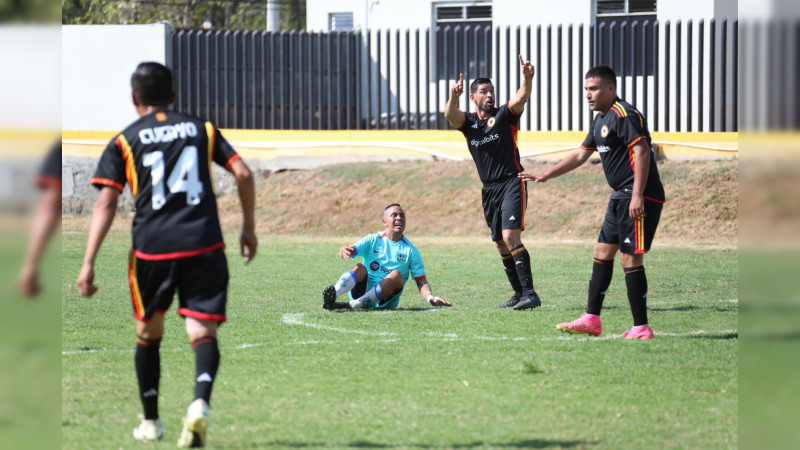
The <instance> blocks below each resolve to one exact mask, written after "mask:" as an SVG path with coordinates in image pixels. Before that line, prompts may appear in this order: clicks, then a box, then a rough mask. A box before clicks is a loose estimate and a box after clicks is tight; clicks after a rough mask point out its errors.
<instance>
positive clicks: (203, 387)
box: [192, 336, 219, 403]
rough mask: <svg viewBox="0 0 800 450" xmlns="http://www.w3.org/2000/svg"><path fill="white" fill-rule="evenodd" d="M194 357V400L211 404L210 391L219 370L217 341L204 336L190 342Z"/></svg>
mask: <svg viewBox="0 0 800 450" xmlns="http://www.w3.org/2000/svg"><path fill="white" fill-rule="evenodd" d="M192 348H194V355H195V374H196V378H195V383H194V398H196V399H197V398H202V399H203V400H205V401H206V402H208V403H211V389H212V388H213V387H214V378H215V377H216V376H217V369H218V368H219V347H218V346H217V339H216V338H213V337H211V336H204V337H201V338H200V339H197V340H196V341H194V342H192Z"/></svg>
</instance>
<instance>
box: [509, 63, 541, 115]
mask: <svg viewBox="0 0 800 450" xmlns="http://www.w3.org/2000/svg"><path fill="white" fill-rule="evenodd" d="M519 65H520V67H521V69H522V86H520V87H519V90H518V91H517V93H516V94H514V97H513V98H512V99H511V100H509V101H508V108H509V109H510V110H511V111H513V112H514V114H516V115H520V114H522V111H523V110H524V109H525V103H526V102H527V101H528V98H530V96H531V86H532V85H533V74H534V73H535V72H536V69H535V68H534V67H533V66H532V65H531V62H530V61H523V60H522V55H519Z"/></svg>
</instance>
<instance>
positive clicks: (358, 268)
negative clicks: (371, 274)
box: [351, 263, 367, 281]
mask: <svg viewBox="0 0 800 450" xmlns="http://www.w3.org/2000/svg"><path fill="white" fill-rule="evenodd" d="M351 270H352V271H354V272H355V273H356V277H357V278H358V281H361V280H363V279H364V277H366V276H367V268H366V267H364V265H363V264H361V263H358V264H356V265H355V266H353V268H352V269H351Z"/></svg>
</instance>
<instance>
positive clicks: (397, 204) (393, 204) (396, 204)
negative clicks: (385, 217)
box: [383, 203, 403, 212]
mask: <svg viewBox="0 0 800 450" xmlns="http://www.w3.org/2000/svg"><path fill="white" fill-rule="evenodd" d="M392 206H400V203H392V204H391V205H389V206H387V207H386V208H383V211H384V212H386V210H387V209H389V208H391V207H392ZM400 209H403V207H402V206H400Z"/></svg>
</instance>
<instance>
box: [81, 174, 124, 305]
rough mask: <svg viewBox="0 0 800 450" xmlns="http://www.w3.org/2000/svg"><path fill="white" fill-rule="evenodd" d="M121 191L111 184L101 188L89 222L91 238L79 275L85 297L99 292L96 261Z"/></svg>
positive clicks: (112, 219) (115, 211) (87, 244)
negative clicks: (95, 271) (96, 283)
mask: <svg viewBox="0 0 800 450" xmlns="http://www.w3.org/2000/svg"><path fill="white" fill-rule="evenodd" d="M119 194H120V192H119V191H118V190H117V189H115V188H113V187H110V186H107V187H104V188H102V189H100V196H99V197H97V201H96V202H95V204H94V211H93V212H92V221H91V223H90V224H89V238H88V241H87V243H86V253H85V254H84V257H83V267H81V272H80V274H79V275H78V281H77V282H76V283H75V284H76V285H77V286H78V293H79V294H80V295H82V296H84V297H91V296H92V295H94V293H95V292H97V289H98V287H97V286H95V285H94V262H95V258H97V252H98V251H100V245H101V244H102V243H103V239H105V237H106V234H107V233H108V229H109V228H111V223H112V222H113V221H114V216H115V215H116V213H117V199H118V198H119Z"/></svg>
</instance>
